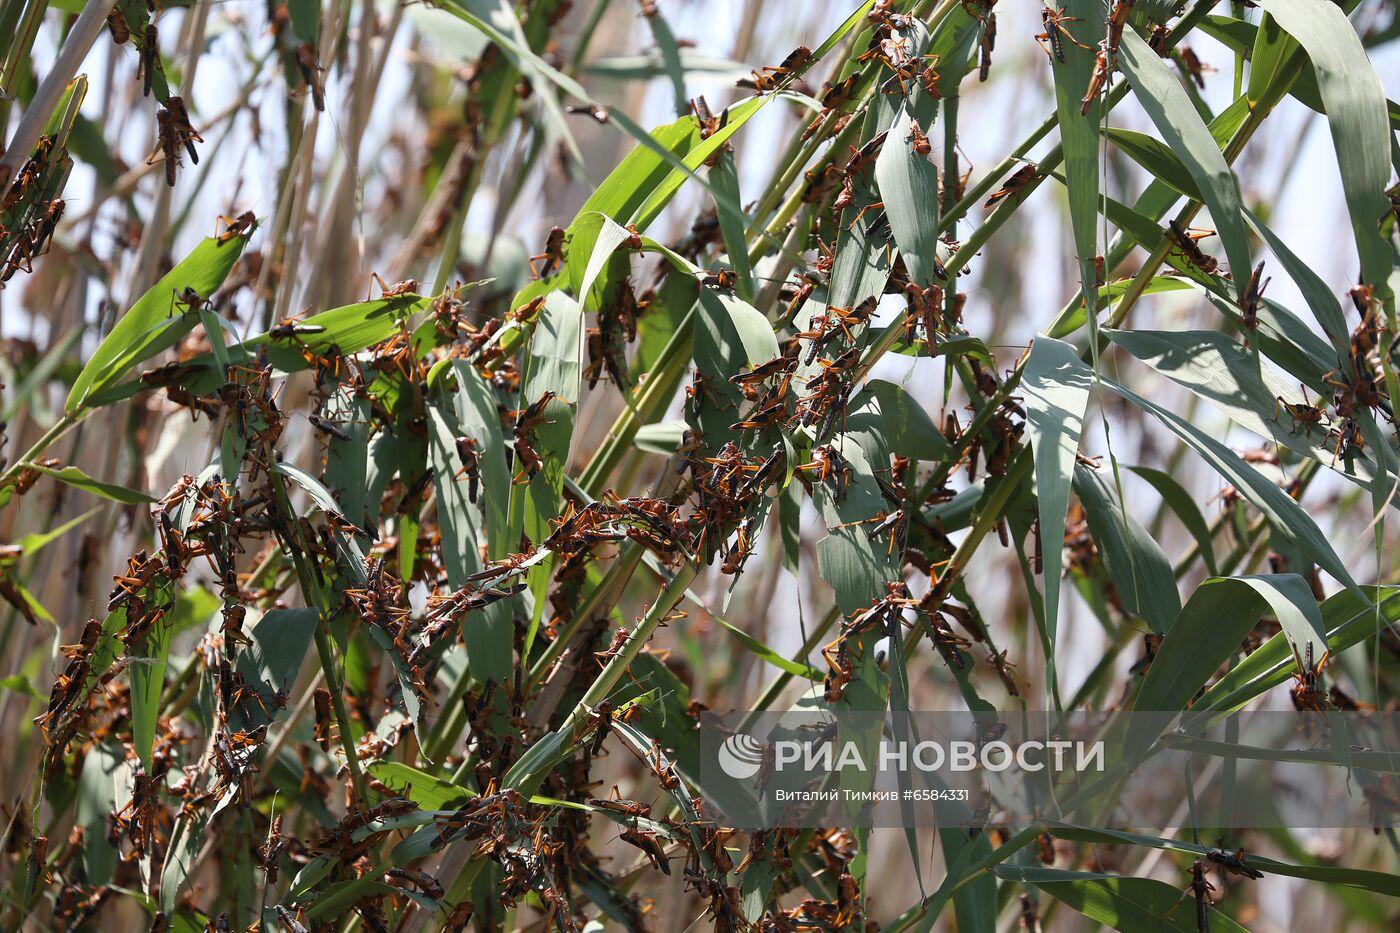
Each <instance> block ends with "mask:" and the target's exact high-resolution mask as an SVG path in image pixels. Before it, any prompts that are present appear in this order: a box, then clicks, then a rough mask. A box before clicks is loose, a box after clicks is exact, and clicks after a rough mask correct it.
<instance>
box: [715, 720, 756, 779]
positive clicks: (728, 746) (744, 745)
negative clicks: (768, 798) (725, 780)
mask: <svg viewBox="0 0 1400 933" xmlns="http://www.w3.org/2000/svg"><path fill="white" fill-rule="evenodd" d="M718 757H719V767H720V770H721V771H723V772H724V773H725V774H727V775H729V776H730V777H732V778H737V779H738V780H741V781H742V780H745V779H747V778H751V777H753V776H754V775H755V774H757V773H758V769H759V768H761V767H763V743H762V742H760V741H758V739H755V738H754V737H753V736H751V735H747V734H745V733H743V732H736V733H734V734H733V735H731V736H730V737H729V738H727V739H725V740H724V744H722V745H721V746H720V747H719V755H718Z"/></svg>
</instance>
